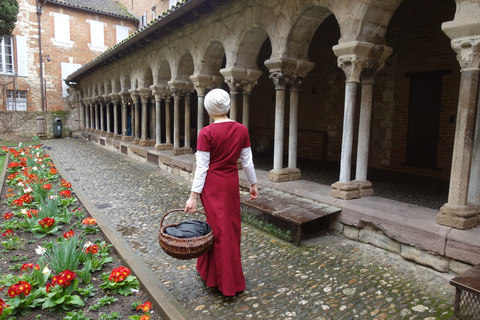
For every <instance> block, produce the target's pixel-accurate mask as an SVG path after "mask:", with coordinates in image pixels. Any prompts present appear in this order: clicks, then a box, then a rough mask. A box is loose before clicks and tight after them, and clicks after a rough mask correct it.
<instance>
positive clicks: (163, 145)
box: [155, 143, 165, 150]
mask: <svg viewBox="0 0 480 320" xmlns="http://www.w3.org/2000/svg"><path fill="white" fill-rule="evenodd" d="M155 150H165V144H164V143H161V144H155Z"/></svg>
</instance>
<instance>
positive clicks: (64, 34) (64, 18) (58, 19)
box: [53, 12, 70, 44]
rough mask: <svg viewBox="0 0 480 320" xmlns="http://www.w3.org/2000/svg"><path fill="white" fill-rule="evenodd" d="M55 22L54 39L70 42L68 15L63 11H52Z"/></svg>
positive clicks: (65, 42) (60, 41)
mask: <svg viewBox="0 0 480 320" xmlns="http://www.w3.org/2000/svg"><path fill="white" fill-rule="evenodd" d="M53 17H54V24H55V41H56V42H58V43H63V44H70V16H69V15H67V14H63V13H57V12H55V13H53Z"/></svg>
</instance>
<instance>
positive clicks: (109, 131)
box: [105, 96, 113, 137]
mask: <svg viewBox="0 0 480 320" xmlns="http://www.w3.org/2000/svg"><path fill="white" fill-rule="evenodd" d="M110 105H113V104H112V101H111V99H110V96H108V97H105V109H106V111H107V112H106V113H107V120H106V122H107V123H106V126H105V129H106V136H107V137H113V132H112V128H111V121H112V112H111V108H110Z"/></svg>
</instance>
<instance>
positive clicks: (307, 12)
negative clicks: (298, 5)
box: [281, 6, 332, 60]
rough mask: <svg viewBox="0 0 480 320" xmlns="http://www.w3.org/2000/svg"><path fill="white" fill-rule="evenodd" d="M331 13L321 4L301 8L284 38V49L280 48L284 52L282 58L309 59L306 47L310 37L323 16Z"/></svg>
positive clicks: (323, 18)
mask: <svg viewBox="0 0 480 320" xmlns="http://www.w3.org/2000/svg"><path fill="white" fill-rule="evenodd" d="M331 14H332V12H331V11H330V9H329V8H326V7H323V6H314V7H307V8H303V11H302V12H301V13H300V14H299V15H298V18H297V19H296V21H295V23H294V24H293V25H292V28H291V30H290V32H289V34H288V36H287V38H286V41H285V44H284V45H285V49H284V50H281V52H285V56H284V58H296V59H302V60H309V59H308V48H309V46H310V43H311V41H312V38H313V36H314V34H315V32H316V31H317V29H318V28H319V26H320V25H321V24H322V22H323V21H324V20H325V18H327V17H328V16H330V15H331Z"/></svg>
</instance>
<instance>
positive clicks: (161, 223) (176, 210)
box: [160, 209, 207, 228]
mask: <svg viewBox="0 0 480 320" xmlns="http://www.w3.org/2000/svg"><path fill="white" fill-rule="evenodd" d="M178 211H182V212H185V210H184V209H175V210H170V211H168V212H167V213H165V214H164V215H163V218H162V221H160V228H161V227H162V226H163V220H164V219H165V217H166V216H167V215H169V214H170V213H172V212H178ZM194 213H201V214H203V215H204V216H205V217H206V216H207V214H206V213H205V212H202V211H195V212H194Z"/></svg>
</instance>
